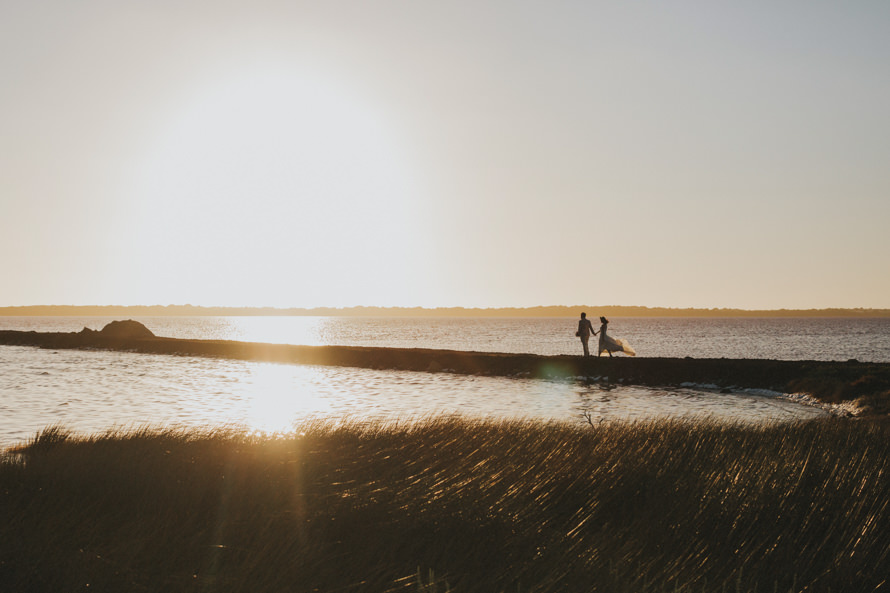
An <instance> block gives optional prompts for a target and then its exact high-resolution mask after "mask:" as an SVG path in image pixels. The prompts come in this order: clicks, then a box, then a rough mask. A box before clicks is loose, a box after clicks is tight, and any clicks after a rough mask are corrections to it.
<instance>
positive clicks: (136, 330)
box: [99, 319, 155, 338]
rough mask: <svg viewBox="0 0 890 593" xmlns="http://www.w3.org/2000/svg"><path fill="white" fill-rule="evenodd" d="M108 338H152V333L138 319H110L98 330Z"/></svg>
mask: <svg viewBox="0 0 890 593" xmlns="http://www.w3.org/2000/svg"><path fill="white" fill-rule="evenodd" d="M99 333H100V334H102V335H103V336H108V337H110V338H153V337H155V335H154V333H152V331H151V330H150V329H148V328H147V327H145V326H144V325H142V324H141V323H139V322H138V321H133V320H132V319H127V320H125V321H112V322H111V323H109V324H108V325H106V326H105V327H103V328H102V330H101V331H100V332H99Z"/></svg>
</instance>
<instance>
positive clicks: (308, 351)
mask: <svg viewBox="0 0 890 593" xmlns="http://www.w3.org/2000/svg"><path fill="white" fill-rule="evenodd" d="M0 344H4V345H18V346H35V347H40V348H50V349H100V350H119V351H128V352H141V353H151V354H167V355H183V356H202V357H215V358H228V359H237V360H250V361H263V362H276V363H287V364H309V365H328V366H347V367H360V368H370V369H390V370H406V371H422V372H452V373H460V374H468V375H489V376H504V377H530V378H559V377H585V378H589V379H591V380H594V379H595V380H600V381H608V382H611V383H617V382H621V383H625V384H636V385H647V386H672V385H680V384H682V383H686V382H690V383H699V384H709V385H713V386H715V387H718V388H733V387H735V388H758V389H770V390H774V391H779V392H783V393H806V394H809V395H811V396H812V397H814V398H816V399H818V400H819V401H821V402H824V403H830V404H842V403H845V404H850V407H851V408H852V409H856V410H857V414H862V415H874V414H879V415H884V414H888V413H890V364H888V363H860V362H856V361H847V362H824V361H784V360H760V359H725V358H721V359H693V358H645V357H637V358H624V357H621V358H618V357H616V358H608V357H605V358H587V359H585V358H582V357H579V356H565V355H563V356H541V355H536V354H507V353H492V352H463V351H455V350H432V349H422V348H374V347H362V346H296V345H288V344H265V343H257V342H236V341H226V340H188V339H178V338H162V337H128V336H115V335H109V334H107V333H105V332H104V330H103V331H101V332H97V331H91V330H84V331H82V332H76V333H75V332H71V333H56V332H23V331H0Z"/></svg>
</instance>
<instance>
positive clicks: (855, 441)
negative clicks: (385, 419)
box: [0, 418, 890, 593]
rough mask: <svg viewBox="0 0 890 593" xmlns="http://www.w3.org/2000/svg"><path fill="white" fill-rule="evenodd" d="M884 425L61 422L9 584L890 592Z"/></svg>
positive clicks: (35, 450)
mask: <svg viewBox="0 0 890 593" xmlns="http://www.w3.org/2000/svg"><path fill="white" fill-rule="evenodd" d="M888 436H890V423H888V422H887V421H868V422H866V421H848V420H829V421H817V422H809V423H800V424H784V425H773V426H761V427H750V426H738V425H726V424H707V423H704V424H702V423H686V422H671V421H659V422H650V423H632V424H622V423H616V424H601V425H598V426H593V427H591V426H573V425H567V424H559V423H552V424H550V423H540V422H532V421H476V420H469V419H460V418H449V419H429V420H425V421H420V422H414V423H379V422H378V423H367V422H358V421H352V422H349V421H347V422H334V421H325V420H315V421H307V422H305V423H304V424H303V425H301V426H300V427H299V428H298V430H297V433H295V434H294V435H290V436H286V437H265V436H256V435H249V434H245V433H242V432H237V431H226V430H217V431H211V430H207V431H203V432H202V431H190V432H182V431H159V430H150V429H145V430H136V431H131V432H126V433H110V434H106V435H94V436H89V437H83V436H81V437H77V436H72V435H68V434H67V433H65V431H64V430H63V429H61V428H58V427H51V428H48V429H46V430H45V431H43V432H42V433H41V434H39V435H38V436H37V437H35V439H34V440H33V441H32V442H31V443H30V444H28V445H26V446H24V447H22V448H21V449H19V450H16V451H8V452H7V453H6V454H5V456H4V458H3V461H2V464H0V497H2V503H0V590H3V591H53V592H57V591H78V590H82V591H164V592H178V591H189V592H192V591H194V592H200V591H225V592H237V591H250V592H278V591H294V592H301V591H307V592H308V591H330V592H333V591H343V592H347V591H348V592H352V591H375V592H377V591H380V592H384V591H412V592H413V591H426V592H433V591H436V592H441V593H444V592H446V591H453V592H485V593H496V592H500V591H504V592H544V591H608V592H615V593H622V592H634V593H648V592H672V591H682V592H696V593H698V592H711V591H716V592H720V591H727V592H733V593H735V592H753V591H760V592H773V591H778V592H783V593H785V592H789V591H790V592H794V593H797V592H803V591H844V592H858V591H882V590H885V589H886V588H888V587H890V583H888V572H890V551H888V545H887V544H888V539H887V537H888V536H887V534H888V533H890V508H888V505H890V473H888V470H890V467H888V446H887V443H888Z"/></svg>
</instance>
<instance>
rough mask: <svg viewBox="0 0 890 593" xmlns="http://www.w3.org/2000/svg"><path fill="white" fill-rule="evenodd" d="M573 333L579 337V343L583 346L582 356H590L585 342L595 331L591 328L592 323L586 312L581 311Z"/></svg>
mask: <svg viewBox="0 0 890 593" xmlns="http://www.w3.org/2000/svg"><path fill="white" fill-rule="evenodd" d="M575 335H576V336H578V337H579V338H581V345H582V346H583V347H584V356H585V357H588V356H590V348H588V347H587V342H588V340H590V336H591V335H594V336H595V335H596V332H595V331H594V330H593V325H592V324H591V323H590V320H589V319H588V318H587V313H581V319H579V320H578V331H576V332H575Z"/></svg>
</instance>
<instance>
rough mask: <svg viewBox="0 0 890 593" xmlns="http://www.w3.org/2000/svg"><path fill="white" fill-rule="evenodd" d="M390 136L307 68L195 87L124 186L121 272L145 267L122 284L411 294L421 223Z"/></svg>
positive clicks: (185, 295)
mask: <svg viewBox="0 0 890 593" xmlns="http://www.w3.org/2000/svg"><path fill="white" fill-rule="evenodd" d="M395 130H396V128H395V127H394V126H393V125H391V120H390V119H388V118H387V112H385V111H383V110H380V109H376V108H375V107H374V105H373V104H372V103H371V102H369V101H364V100H362V99H361V97H360V95H359V94H357V93H356V92H354V91H353V90H351V89H349V88H347V87H345V86H344V85H343V84H342V83H341V82H339V81H337V80H335V79H333V78H331V77H330V76H325V75H323V74H322V73H320V72H317V71H312V70H309V69H305V68H304V69H297V68H293V67H282V66H281V65H279V64H272V65H269V64H266V65H254V66H253V67H251V68H246V69H243V70H237V71H233V72H227V73H226V75H225V76H222V77H219V78H217V79H215V80H208V81H203V82H202V83H201V84H200V85H198V86H197V88H195V89H193V90H192V91H191V92H190V93H189V94H188V96H187V97H185V98H183V99H182V100H181V101H180V102H179V103H178V104H177V105H176V106H175V108H171V109H169V114H168V117H167V118H166V120H165V122H164V125H162V126H161V127H160V128H159V129H158V131H157V132H156V133H155V134H154V136H153V140H152V142H151V143H150V145H149V147H148V149H147V150H146V154H145V157H144V158H143V159H142V160H141V166H140V167H139V170H138V171H136V172H135V173H134V175H133V176H132V178H131V183H130V184H129V186H128V187H126V188H124V189H125V191H126V200H125V201H126V203H127V204H128V205H129V207H128V208H125V209H122V212H123V216H126V218H127V219H128V220H129V221H130V223H131V224H130V225H128V226H129V227H130V232H128V233H127V234H126V235H125V236H122V237H121V240H120V243H121V244H120V245H119V247H120V248H121V259H120V262H119V263H120V268H121V270H118V271H117V272H118V274H121V273H125V271H126V268H127V267H129V266H132V265H133V264H134V263H136V264H137V265H138V267H140V268H141V269H143V270H144V269H151V270H152V276H151V277H150V278H146V277H145V275H144V274H143V275H141V276H140V275H139V274H131V277H130V278H129V281H130V282H131V283H132V284H133V286H134V287H133V291H134V293H138V294H139V298H138V301H137V302H142V301H145V300H146V299H151V298H155V299H159V300H157V301H156V302H192V303H218V304H223V301H225V302H226V303H232V304H258V305H276V304H280V305H281V306H292V305H297V306H320V305H327V306H337V305H338V304H343V305H346V304H355V303H362V304H372V303H375V302H379V303H381V304H385V303H387V302H394V301H399V300H408V302H410V299H405V297H406V295H405V292H406V291H409V292H410V290H411V285H410V282H409V279H410V276H411V274H412V271H413V270H417V269H420V268H421V267H422V266H423V262H424V253H425V234H424V232H423V230H424V228H426V227H427V226H428V224H429V221H428V220H427V219H426V217H427V214H426V212H425V209H424V203H423V200H422V199H421V198H420V196H421V195H422V194H421V192H420V191H419V189H418V187H417V184H416V180H417V178H418V169H417V167H416V164H415V163H413V162H412V160H411V158H410V157H409V156H408V155H409V152H408V151H407V150H406V149H405V147H404V145H403V143H402V142H401V141H400V137H399V135H398V134H397V133H396V131H395ZM152 294H156V295H157V296H155V297H151V296H150V295H152ZM162 295H170V296H168V297H167V298H166V299H165V298H164V297H163V296H162ZM174 295H179V296H178V297H174Z"/></svg>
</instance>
